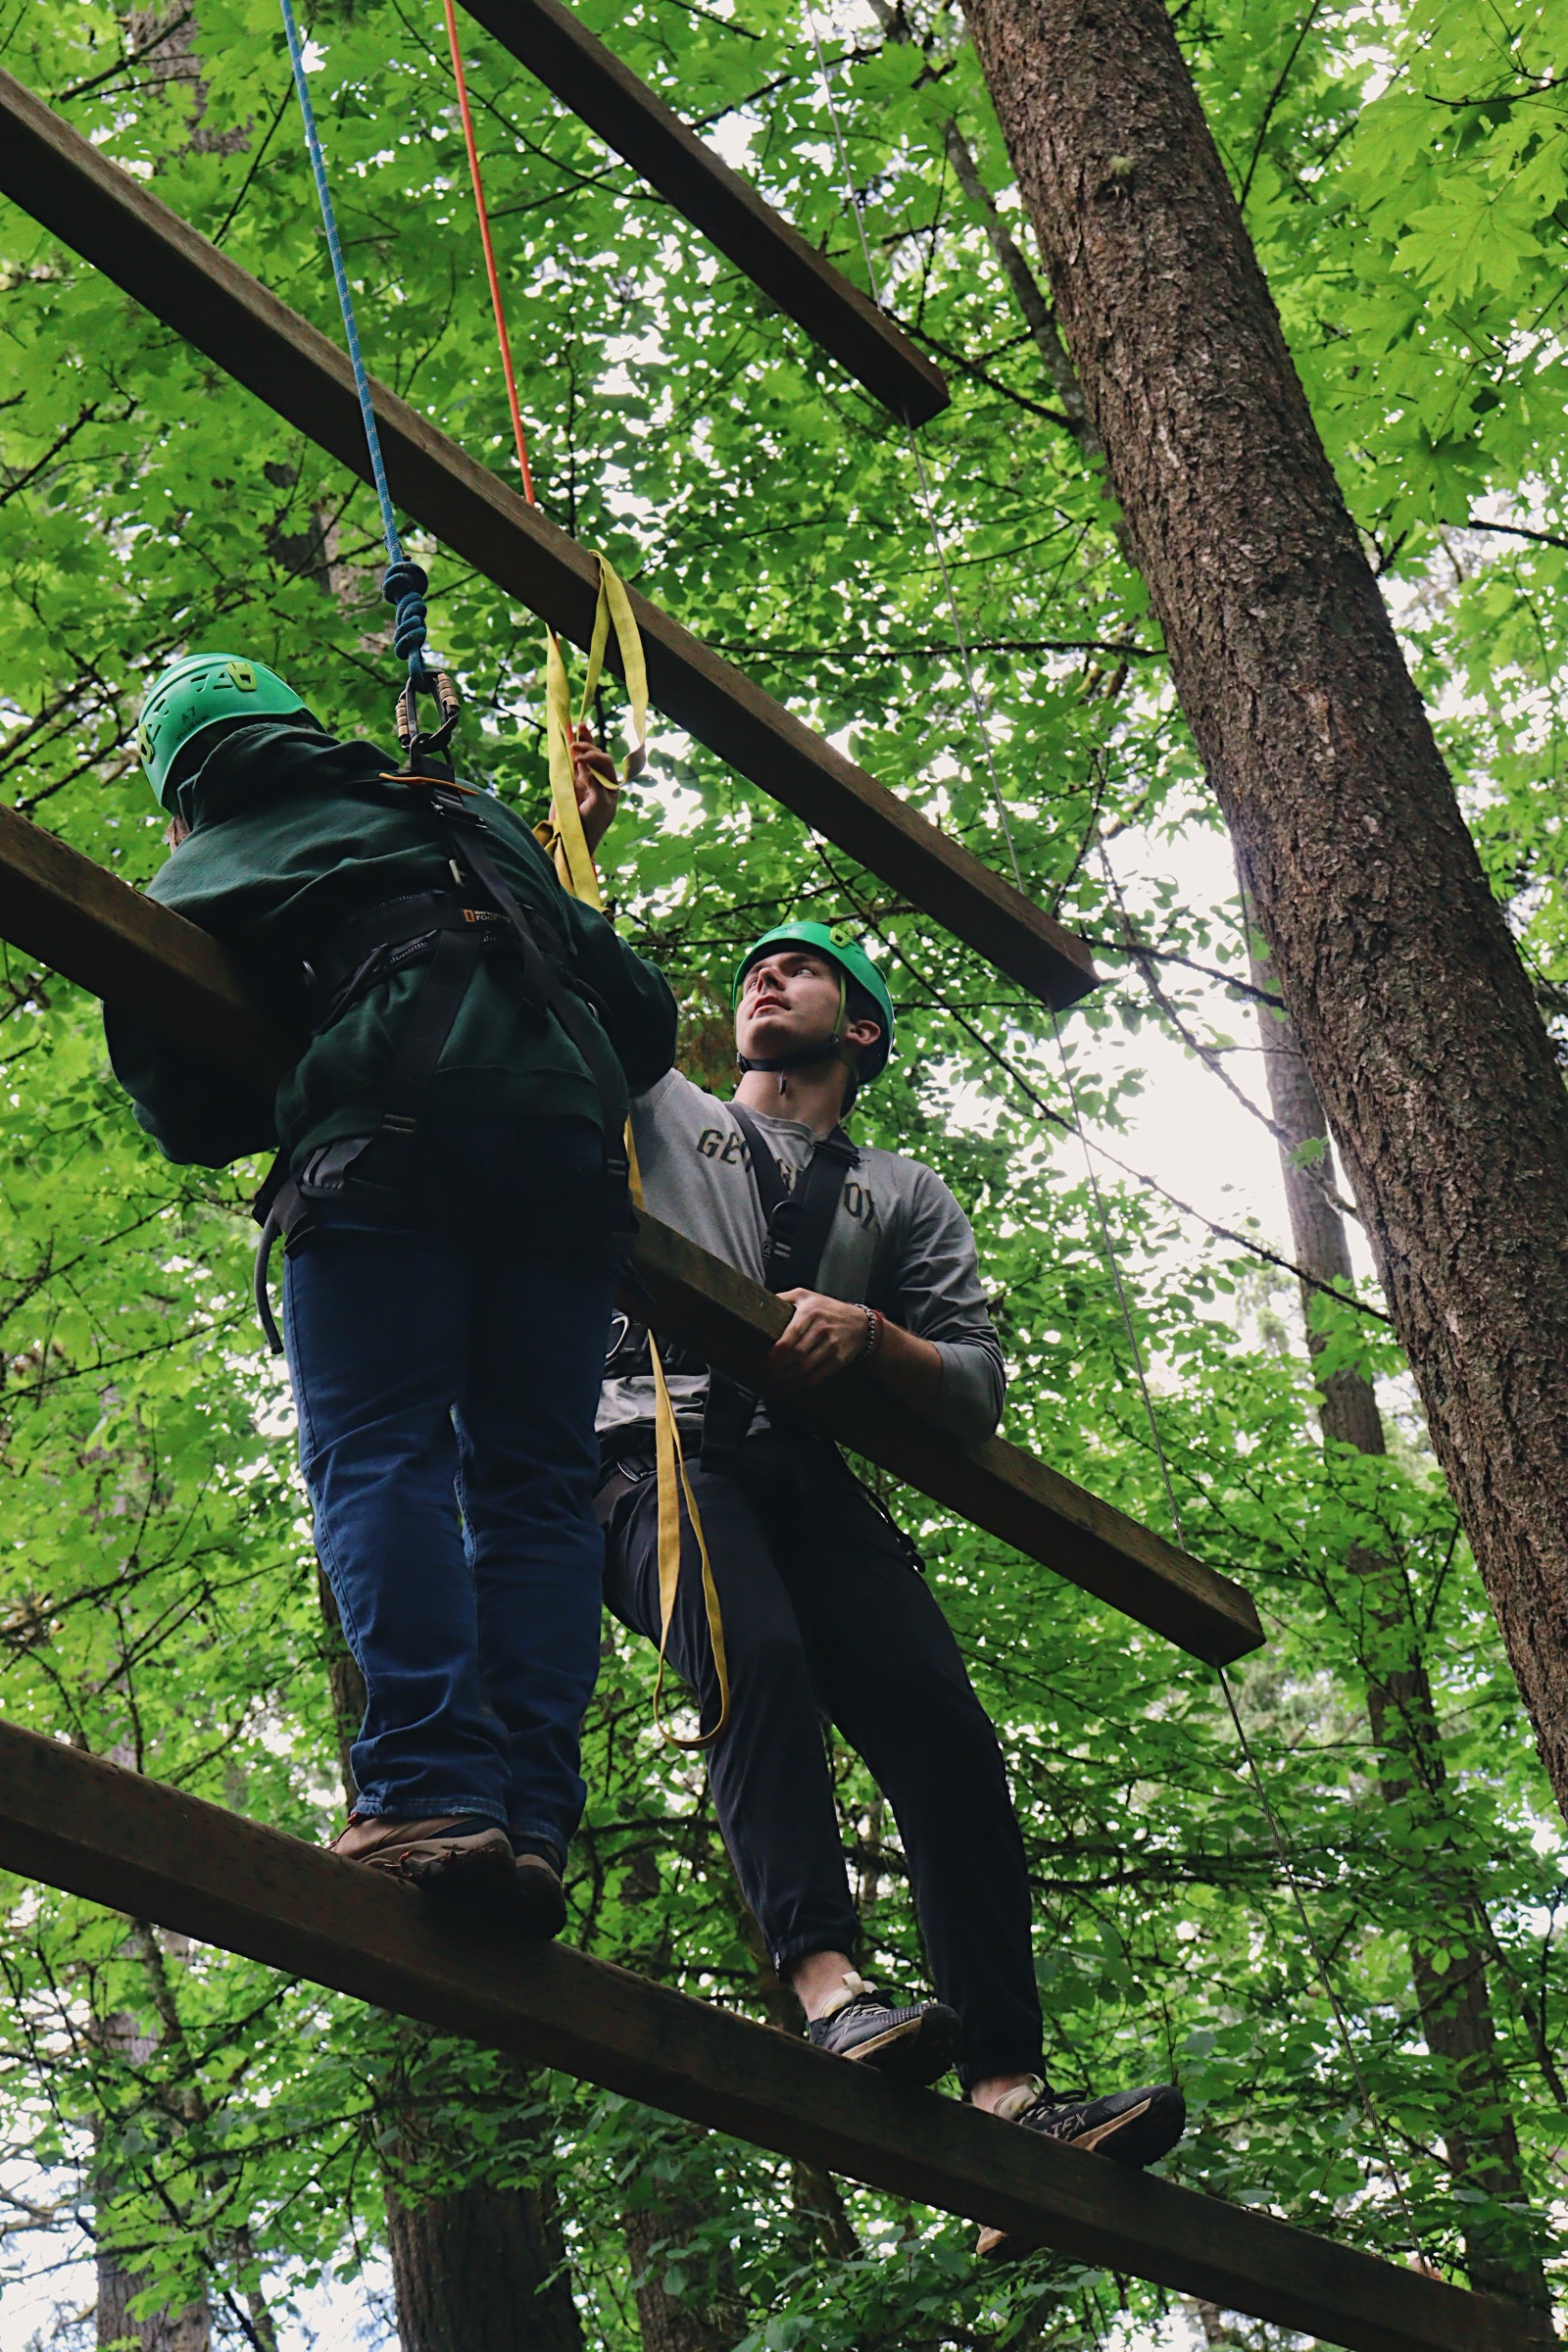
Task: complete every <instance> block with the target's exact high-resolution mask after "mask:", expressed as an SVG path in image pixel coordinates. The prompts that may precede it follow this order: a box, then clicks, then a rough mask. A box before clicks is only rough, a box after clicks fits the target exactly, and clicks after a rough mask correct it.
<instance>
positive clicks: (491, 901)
mask: <svg viewBox="0 0 1568 2352" xmlns="http://www.w3.org/2000/svg"><path fill="white" fill-rule="evenodd" d="M433 766H434V762H433V761H431V762H430V763H429V764H428V766H427V767H426V769H425V771H424V772H420V773H414V774H409V775H402V776H383V777H382V778H381V779H380V784H381V787H382V789H383V790H385V791H387V792H388V793H393V792H401V793H403V794H404V795H406V796H409V797H412V798H414V799H415V801H416V804H417V807H418V808H419V810H420V813H421V814H423V815H426V816H428V817H429V819H430V820H431V821H432V822H433V824H434V825H435V827H436V830H437V834H438V837H439V839H440V842H441V846H442V848H443V850H444V851H445V853H446V859H447V865H448V870H449V871H450V872H451V874H452V876H453V879H454V882H455V883H456V885H457V888H456V889H455V890H452V891H444V890H436V891H417V892H411V893H408V894H406V895H405V896H403V897H400V898H395V899H387V900H383V901H381V902H380V903H379V904H378V905H376V906H373V907H366V908H364V909H363V910H362V911H361V912H359V913H358V914H356V915H354V916H352V917H351V918H350V919H349V921H348V922H347V923H345V924H343V925H342V926H341V927H340V928H339V929H338V930H337V931H335V932H334V935H333V938H332V941H331V943H330V946H329V948H328V949H327V950H326V951H324V952H317V953H315V954H313V955H312V956H311V957H309V958H308V959H307V961H306V963H305V966H304V972H305V978H306V984H307V991H308V995H309V998H310V1000H311V1003H312V1008H313V1011H314V1012H315V1014H316V1018H315V1024H314V1030H315V1034H318V1035H319V1033H320V1032H321V1031H322V1030H324V1029H327V1028H330V1027H331V1026H332V1024H333V1023H334V1022H335V1021H337V1020H338V1019H340V1018H341V1016H342V1015H343V1013H345V1012H346V1011H347V1010H348V1008H349V1006H350V1005H354V1004H356V1003H357V1002H358V1001H359V1000H360V999H361V998H363V997H365V996H366V995H368V992H369V991H370V990H371V989H372V988H375V987H378V986H379V985H380V984H381V983H382V982H384V981H386V980H389V979H391V978H392V977H393V975H394V974H395V973H396V972H398V971H401V970H403V969H405V968H406V967H407V966H409V965H412V964H422V965H423V966H424V970H423V973H422V976H421V979H420V982H419V988H418V993H417V996H416V998H415V1001H414V1005H413V1008H412V1011H411V1013H410V1015H409V1018H408V1020H407V1022H406V1023H405V1025H404V1028H403V1032H402V1036H401V1038H400V1040H399V1045H398V1052H397V1058H396V1060H395V1062H394V1064H393V1068H392V1071H391V1073H390V1076H389V1077H388V1080H387V1083H386V1090H385V1096H384V1100H383V1103H382V1108H381V1112H380V1116H379V1119H378V1120H377V1122H376V1124H375V1126H374V1127H373V1128H372V1129H371V1130H370V1131H369V1132H368V1133H367V1134H362V1135H358V1136H350V1137H344V1138H341V1139H340V1140H339V1141H337V1142H335V1143H331V1144H327V1145H324V1146H322V1148H321V1149H320V1150H319V1152H315V1153H314V1154H313V1155H312V1157H311V1159H310V1160H309V1161H308V1162H307V1164H306V1165H305V1167H304V1168H303V1169H302V1170H301V1171H300V1173H299V1175H298V1176H297V1177H296V1176H292V1175H290V1173H289V1170H288V1161H287V1156H286V1154H285V1153H283V1152H279V1154H278V1156H277V1159H276V1160H275V1161H274V1162H273V1165H272V1168H271V1171H270V1174H269V1176H268V1179H267V1181H266V1183H265V1184H264V1185H263V1187H262V1190H261V1192H260V1193H259V1194H258V1196H257V1200H256V1203H255V1207H254V1209H253V1212H252V1213H253V1214H254V1215H255V1217H256V1219H257V1221H258V1223H259V1224H260V1225H261V1227H262V1237H261V1241H260V1244H259V1246H258V1249H257V1252H256V1273H255V1291H256V1304H257V1311H258V1313H259V1315H260V1316H261V1320H262V1327H263V1329H264V1330H265V1332H266V1333H267V1337H268V1342H269V1345H270V1348H271V1349H272V1352H273V1354H274V1355H275V1354H278V1353H280V1352H281V1347H282V1343H281V1341H280V1339H279V1336H278V1331H277V1326H276V1323H275V1321H274V1320H273V1317H272V1313H271V1308H270V1301H269V1299H268V1291H267V1277H268V1268H269V1263H270V1256H271V1250H272V1245H273V1243H274V1242H275V1241H276V1240H278V1239H279V1238H281V1239H282V1241H283V1245H284V1248H285V1250H287V1251H288V1252H290V1253H292V1252H293V1251H294V1250H296V1249H297V1248H298V1247H299V1245H300V1243H301V1242H302V1241H303V1240H304V1239H305V1237H306V1236H307V1234H309V1233H310V1232H311V1231H312V1230H313V1227H314V1225H315V1223H316V1212H317V1211H318V1210H319V1209H320V1208H321V1207H322V1206H323V1205H325V1204H328V1203H332V1202H341V1201H344V1200H345V1199H349V1200H352V1201H354V1202H355V1204H356V1205H359V1206H364V1207H367V1208H369V1209H371V1210H372V1211H378V1212H379V1213H382V1214H396V1213H397V1212H398V1209H399V1207H400V1206H401V1204H402V1203H403V1202H404V1201H406V1200H407V1198H408V1196H409V1193H410V1191H411V1189H412V1178H413V1173H414V1152H415V1147H416V1143H417V1137H418V1134H419V1122H420V1118H421V1115H422V1111H423V1106H424V1102H425V1097H426V1092H427V1090H428V1088H429V1086H430V1083H431V1081H432V1079H433V1078H434V1076H435V1073H436V1069H437V1066H438V1064H439V1062H440V1059H441V1055H442V1054H443V1053H444V1051H445V1049H446V1045H447V1040H448V1039H449V1038H450V1036H451V1034H452V1029H453V1025H454V1023H455V1022H456V1020H457V1017H458V1014H459V1011H460V1010H461V1008H462V1005H463V1002H464V999H465V997H466V994H467V990H468V985H469V982H470V981H471V980H472V978H473V976H474V973H475V972H476V970H477V969H478V966H479V964H480V962H481V960H483V959H485V958H487V957H490V956H497V955H502V956H507V957H508V958H509V959H510V960H513V961H515V963H516V964H517V965H518V966H519V967H520V969H519V971H518V975H517V985H518V993H519V994H520V996H521V998H522V1002H523V1004H524V1005H526V1006H527V1007H528V1009H529V1010H530V1011H531V1012H532V1013H533V1014H534V1016H535V1018H536V1019H538V1020H539V1021H541V1022H543V1021H548V1020H551V1019H554V1020H555V1021H557V1022H558V1023H559V1024H560V1026H561V1027H562V1028H563V1029H564V1031H565V1033H566V1035H567V1036H568V1037H569V1038H570V1040H571V1042H572V1044H573V1045H574V1046H575V1047H576V1049H577V1052H578V1054H580V1055H581V1057H582V1059H583V1062H584V1063H585V1065H586V1067H587V1069H588V1072H589V1075H590V1077H591V1078H592V1080H593V1083H594V1085H595V1087H596V1089H597V1091H598V1094H599V1103H600V1124H601V1127H602V1128H603V1131H604V1138H605V1163H604V1185H605V1225H606V1229H607V1232H608V1235H609V1237H610V1240H611V1242H612V1245H613V1244H614V1243H615V1242H617V1241H623V1242H628V1243H629V1241H630V1238H631V1235H632V1233H633V1231H634V1229H635V1224H634V1219H633V1216H632V1210H631V1196H630V1170H629V1167H628V1163H627V1160H626V1158H625V1155H624V1153H623V1152H621V1151H620V1150H619V1148H618V1146H617V1141H616V1139H617V1138H618V1137H619V1135H620V1132H621V1128H620V1118H619V1108H620V1105H619V1098H618V1095H617V1092H616V1089H615V1087H614V1085H613V1080H612V1078H611V1076H610V1073H609V1070H608V1069H607V1067H606V1052H605V1048H604V1045H603V1043H602V1040H601V1038H600V1036H598V1035H597V1034H596V1033H597V1032H598V1031H599V1023H598V1021H597V1020H596V1018H595V1016H594V1013H593V1011H592V1010H591V1009H590V1005H589V1003H588V1001H587V999H586V997H585V996H584V994H583V993H582V992H581V989H580V987H579V986H577V985H575V984H574V983H573V981H572V978H571V973H570V964H569V957H568V951H567V946H566V942H565V941H564V939H563V938H562V937H561V936H560V935H559V934H558V933H557V932H556V931H555V930H554V928H553V927H552V926H550V925H549V924H548V922H547V921H546V920H545V919H544V918H543V917H541V916H539V915H537V914H536V915H535V916H534V917H533V918H532V919H530V917H529V916H528V915H527V914H525V913H524V911H523V909H522V907H520V906H519V905H518V903H517V900H516V898H515V894H514V893H513V891H512V889H511V888H510V886H509V885H508V883H507V882H506V880H505V879H504V877H503V876H502V874H501V873H500V871H499V869H498V868H497V866H496V864H495V862H494V859H493V858H492V857H491V855H490V851H489V849H488V848H487V847H486V846H485V842H484V831H485V826H484V817H483V813H482V810H481V809H479V808H478V807H477V806H476V805H475V803H476V801H477V800H478V798H479V797H480V796H478V795H476V794H473V793H471V792H469V791H468V790H467V789H466V787H465V786H463V785H461V784H457V783H455V782H454V781H453V780H452V779H451V778H450V777H445V776H442V775H440V774H437V773H433V772H431V769H432V768H433Z"/></svg>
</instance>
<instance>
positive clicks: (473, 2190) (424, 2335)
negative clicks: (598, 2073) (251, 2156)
mask: <svg viewBox="0 0 1568 2352" xmlns="http://www.w3.org/2000/svg"><path fill="white" fill-rule="evenodd" d="M316 1592H317V1598H318V1600H319V1603H320V1609H321V1627H322V1639H321V1654H322V1659H323V1662H324V1664H325V1666H326V1672H327V1682H328V1686H329V1688H330V1691H331V1694H332V1724H333V1730H334V1732H335V1734H336V1739H337V1753H338V1769H339V1771H340V1773H341V1774H342V1777H343V1793H344V1796H345V1798H346V1800H347V1802H348V1803H349V1805H350V1806H352V1805H353V1803H354V1800H355V1797H356V1796H357V1794H358V1793H359V1792H358V1790H357V1789H355V1786H354V1775H353V1771H352V1769H351V1767H350V1763H349V1750H350V1748H351V1746H352V1745H353V1742H354V1740H355V1738H356V1736H357V1734H358V1732H359V1728H360V1725H361V1724H362V1722H363V1721H364V1720H365V1699H366V1693H365V1677H364V1676H363V1675H362V1674H361V1672H360V1670H359V1667H358V1666H357V1665H356V1663H355V1660H354V1656H353V1653H352V1652H351V1650H350V1648H349V1645H348V1643H347V1642H346V1641H345V1640H344V1637H343V1621H342V1619H341V1617H340V1616H339V1615H338V1609H337V1603H336V1601H335V1600H334V1599H333V1597H332V1588H331V1586H330V1585H329V1584H328V1583H327V1581H326V1577H325V1575H324V1573H323V1571H322V1570H321V1568H320V1567H319V1565H318V1567H317V1571H316ZM386 2208H387V2236H388V2244H389V2252H390V2254H391V2258H392V2283H393V2286H394V2288H395V2289H396V2293H397V2306H398V2337H399V2340H400V2342H401V2343H402V2346H403V2352H473V2347H475V2346H478V2345H486V2346H488V2345H495V2346H497V2347H499V2346H501V2345H505V2346H506V2347H507V2352H583V2345H582V2327H581V2323H580V2322H579V2320H578V2317H577V2306H576V2304H575V2302H574V2301H573V2300H572V2293H571V2278H570V2273H569V2271H568V2269H567V2267H566V2243H565V2239H564V2235H563V2234H562V2229H561V2218H560V2214H559V2212H558V2210H557V2206H556V2200H555V2195H554V2192H553V2191H552V2190H551V2189H549V2188H546V2187H541V2188H492V2187H491V2186H490V2184H489V2182H488V2181H485V2180H471V2181H469V2182H467V2183H466V2185H465V2186H464V2187H462V2188H458V2189H454V2190H453V2192H452V2194H451V2195H450V2196H445V2197H429V2198H426V2199H424V2200H422V2201H421V2202H420V2203H418V2204H412V2205H411V2204H405V2203H404V2201H403V2199H402V2198H401V2197H400V2196H399V2195H398V2193H397V2187H396V2182H395V2180H394V2179H390V2178H389V2180H388V2181H387V2184H386Z"/></svg>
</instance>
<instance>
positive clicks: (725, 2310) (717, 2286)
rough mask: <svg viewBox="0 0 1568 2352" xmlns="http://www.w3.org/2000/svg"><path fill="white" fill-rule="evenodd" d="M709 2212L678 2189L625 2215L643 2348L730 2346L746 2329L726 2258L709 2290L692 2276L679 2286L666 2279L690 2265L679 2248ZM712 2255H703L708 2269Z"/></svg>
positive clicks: (718, 2350) (719, 2350)
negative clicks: (673, 2285)
mask: <svg viewBox="0 0 1568 2352" xmlns="http://www.w3.org/2000/svg"><path fill="white" fill-rule="evenodd" d="M707 2218H708V2217H707V2214H706V2212H705V2210H704V2208H703V2207H702V2206H701V2205H700V2204H698V2203H697V2202H696V2200H695V2199H688V2198H685V2197H683V2196H681V2195H680V2193H679V2192H678V2190H668V2191H665V2192H663V2193H662V2194H661V2195H660V2196H658V2197H657V2198H656V2199H652V2200H650V2202H648V2203H647V2204H643V2205H636V2206H633V2207H632V2209H631V2211H630V2212H629V2213H628V2214H627V2216H626V2220H625V2225H624V2228H625V2237H626V2252H627V2255H628V2257H629V2259H630V2262H631V2272H632V2281H633V2291H634V2292H635V2294H636V2297H637V2321H638V2327H639V2329H640V2331H641V2334H642V2339H643V2352H730V2346H731V2345H732V2344H733V2343H735V2341H736V2340H737V2338H738V2337H739V2336H741V2335H743V2334H744V2333H745V2332H746V2312H745V2306H744V2304H743V2302H742V2300H741V2297H740V2295H739V2293H738V2291H737V2290H736V2287H735V2282H734V2277H733V2273H732V2271H731V2270H730V2267H729V2265H728V2264H727V2262H725V2261H723V2260H722V2259H721V2260H720V2261H719V2264H718V2275H717V2277H716V2278H713V2279H711V2281H709V2282H708V2284H709V2291H707V2292H704V2291H703V2288H702V2286H701V2285H700V2283H699V2281H698V2280H696V2279H694V2278H683V2279H682V2280H681V2283H680V2284H679V2285H678V2286H677V2287H672V2286H671V2285H668V2284H666V2280H668V2279H669V2278H670V2274H671V2271H672V2270H674V2269H676V2268H677V2267H679V2268H680V2269H681V2270H683V2271H684V2270H686V2269H687V2268H688V2266H686V2265H682V2264H681V2263H680V2253H681V2249H682V2247H684V2246H685V2245H687V2244H689V2243H690V2242H691V2241H692V2240H693V2239H694V2238H695V2237H696V2235H697V2232H698V2229H700V2227H701V2225H702V2223H703V2222H704V2221H705V2220H706V2219H707ZM710 2259H711V2258H706V2257H702V2258H700V2260H701V2261H702V2264H703V2268H704V2269H707V2268H708V2267H709V2261H710Z"/></svg>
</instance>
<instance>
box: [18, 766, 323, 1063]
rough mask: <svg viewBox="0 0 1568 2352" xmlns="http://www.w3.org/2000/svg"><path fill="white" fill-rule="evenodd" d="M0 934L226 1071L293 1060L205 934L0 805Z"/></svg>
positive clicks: (291, 1048) (228, 961)
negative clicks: (130, 1009)
mask: <svg viewBox="0 0 1568 2352" xmlns="http://www.w3.org/2000/svg"><path fill="white" fill-rule="evenodd" d="M0 939H4V940H9V941H10V943H11V945H12V946H13V947H14V948H21V949H22V951H23V953H24V954H25V955H27V956H36V958H37V959H38V961H39V962H40V963H46V964H48V965H49V966H50V967H51V968H52V969H53V970H54V971H57V972H63V973H64V974H65V976H66V978H67V979H68V980H74V981H76V982H78V983H79V985H80V986H81V987H82V988H86V989H90V990H91V991H92V994H93V995H94V996H95V997H112V998H115V999H117V1000H119V1001H120V1002H121V1003H123V1004H125V1005H132V1006H134V1008H135V1010H136V1011H137V1012H138V1013H139V1014H140V1015H141V1016H142V1018H143V1019H144V1020H148V1021H151V1022H152V1023H153V1024H154V1026H155V1027H157V1028H160V1029H169V1030H172V1031H173V1032H175V1033H177V1035H178V1036H179V1037H180V1038H181V1039H182V1040H183V1041H184V1042H185V1043H187V1044H188V1045H189V1047H190V1050H191V1052H192V1053H193V1054H201V1055H203V1056H204V1057H206V1058H207V1059H209V1060H211V1061H216V1062H220V1063H221V1064H222V1065H223V1067H225V1068H227V1069H239V1070H244V1071H246V1072H248V1073H249V1074H250V1075H251V1076H253V1077H254V1076H260V1077H264V1078H267V1079H275V1078H278V1077H281V1075H282V1073H283V1072H284V1071H285V1070H286V1069H288V1068H289V1067H290V1065H291V1064H292V1063H293V1062H294V1061H296V1060H297V1059H298V1051H297V1049H296V1048H295V1047H294V1046H292V1045H291V1044H290V1043H289V1041H288V1040H287V1039H286V1038H285V1037H284V1036H283V1035H282V1033H281V1031H279V1030H278V1029H276V1028H275V1027H274V1026H273V1024H272V1023H271V1022H270V1021H269V1020H268V1019H266V1017H265V1016H264V1015H263V1014H262V1013H261V1012H259V1011H258V1009H257V1007H256V1006H255V1005H253V1003H252V1002H251V999H250V997H249V995H248V994H247V992H246V989H245V986H244V983H243V982H242V981H241V979H240V977H239V974H238V973H237V971H236V970H235V968H234V965H233V963H232V961H231V959H230V958H229V956H227V955H225V953H224V951H223V950H222V949H221V947H220V946H219V944H218V942H217V941H216V940H215V939H213V938H211V937H210V936H209V934H208V933H207V932H205V931H200V930H198V929H197V927H196V925H195V924H194V923H187V922H185V921H184V920H183V919H182V918H181V917H180V916H178V915H172V914H171V913H170V912H169V910H168V908H167V907H158V906H155V905H154V903H153V901H152V900H151V899H144V898H143V897H142V895H141V893H140V891H138V890H132V889H130V888H129V886H128V885H127V884H126V883H124V882H122V881H121V879H120V876H119V875H118V874H112V873H110V872H109V870H108V869H107V867H105V866H101V865H95V864H94V862H93V860H92V859H91V858H84V857H83V856H82V855H81V853H80V851H79V850H73V849H70V848H68V847H67V845H66V843H65V842H63V841H62V840H61V839H60V838H59V836H58V835H57V834H54V833H49V832H46V831H45V829H44V828H43V826H42V825H35V824H32V823H30V822H29V820H28V819H27V818H26V817H25V816H19V815H18V814H17V812H16V810H15V809H7V808H5V807H4V806H3V805H0Z"/></svg>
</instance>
